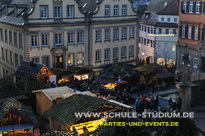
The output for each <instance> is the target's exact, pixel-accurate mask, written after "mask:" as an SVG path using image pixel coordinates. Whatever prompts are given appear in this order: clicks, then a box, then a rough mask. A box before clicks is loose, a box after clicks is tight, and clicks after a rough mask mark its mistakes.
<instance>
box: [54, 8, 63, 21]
mask: <svg viewBox="0 0 205 136" xmlns="http://www.w3.org/2000/svg"><path fill="white" fill-rule="evenodd" d="M61 14H62V6H55V7H54V18H61V17H62V15H61Z"/></svg>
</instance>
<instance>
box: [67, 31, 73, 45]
mask: <svg viewBox="0 0 205 136" xmlns="http://www.w3.org/2000/svg"><path fill="white" fill-rule="evenodd" d="M68 44H74V32H69V33H68Z"/></svg>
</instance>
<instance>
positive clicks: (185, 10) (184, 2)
mask: <svg viewBox="0 0 205 136" xmlns="http://www.w3.org/2000/svg"><path fill="white" fill-rule="evenodd" d="M182 13H187V2H186V1H183V10H182Z"/></svg>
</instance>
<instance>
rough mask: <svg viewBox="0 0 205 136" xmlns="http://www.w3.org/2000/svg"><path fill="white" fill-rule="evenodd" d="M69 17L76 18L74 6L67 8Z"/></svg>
mask: <svg viewBox="0 0 205 136" xmlns="http://www.w3.org/2000/svg"><path fill="white" fill-rule="evenodd" d="M67 17H68V18H74V5H69V6H67Z"/></svg>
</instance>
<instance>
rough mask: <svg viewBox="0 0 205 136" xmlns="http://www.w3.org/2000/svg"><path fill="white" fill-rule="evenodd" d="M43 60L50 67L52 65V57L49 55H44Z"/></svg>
mask: <svg viewBox="0 0 205 136" xmlns="http://www.w3.org/2000/svg"><path fill="white" fill-rule="evenodd" d="M42 62H43V64H44V65H46V66H47V67H48V68H49V67H50V58H49V57H48V56H47V57H43V58H42Z"/></svg>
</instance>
